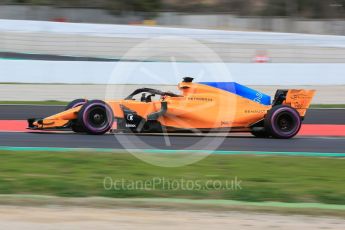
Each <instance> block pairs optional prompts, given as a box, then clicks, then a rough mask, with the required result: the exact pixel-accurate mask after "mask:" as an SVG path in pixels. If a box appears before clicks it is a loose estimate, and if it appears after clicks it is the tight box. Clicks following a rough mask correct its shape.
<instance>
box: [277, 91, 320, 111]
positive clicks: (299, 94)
mask: <svg viewBox="0 0 345 230" xmlns="http://www.w3.org/2000/svg"><path fill="white" fill-rule="evenodd" d="M314 95H315V90H305V89H288V90H277V92H276V95H275V97H274V101H273V104H272V106H274V105H277V104H284V105H289V106H291V107H292V108H295V109H296V110H297V111H298V113H299V114H300V116H301V117H304V116H305V114H306V112H307V109H308V108H309V106H310V104H311V101H312V99H313V97H314Z"/></svg>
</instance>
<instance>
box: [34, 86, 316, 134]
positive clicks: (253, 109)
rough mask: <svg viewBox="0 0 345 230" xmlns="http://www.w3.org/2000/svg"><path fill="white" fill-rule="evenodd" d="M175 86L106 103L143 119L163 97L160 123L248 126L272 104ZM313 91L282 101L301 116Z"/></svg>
mask: <svg viewBox="0 0 345 230" xmlns="http://www.w3.org/2000/svg"><path fill="white" fill-rule="evenodd" d="M178 89H179V90H180V91H181V95H180V96H179V97H171V96H164V97H161V98H160V99H159V100H156V101H152V102H142V101H137V100H126V99H122V100H110V101H106V103H107V104H108V105H109V106H110V107H111V108H112V110H113V113H114V117H115V118H118V119H121V118H124V112H123V107H125V108H128V109H130V110H132V111H135V112H136V113H137V114H138V115H139V116H141V117H143V118H145V119H146V118H147V117H148V115H150V114H152V113H154V112H157V111H159V110H160V109H161V106H162V101H164V102H166V103H167V111H166V112H165V113H164V114H163V115H162V116H160V117H159V118H158V121H159V122H160V123H161V124H162V125H163V126H166V127H174V128H179V129H213V128H233V127H240V128H241V127H242V128H248V127H250V126H251V125H253V124H255V123H257V122H258V121H260V120H262V119H263V118H264V117H265V115H266V113H267V111H268V110H270V109H271V107H272V105H264V104H261V103H259V102H257V101H255V100H250V99H247V98H245V97H242V96H239V95H237V94H235V93H231V92H228V91H225V90H222V89H219V88H216V87H212V86H209V85H205V84H198V83H193V82H181V83H179V85H178ZM314 93H315V91H314V90H289V91H288V93H287V96H286V99H285V100H284V101H283V102H282V104H287V105H289V106H291V107H293V108H296V109H297V111H298V112H299V113H300V116H301V117H304V116H305V113H306V110H307V108H308V107H309V105H310V102H311V99H312V97H313V95H314ZM81 107H82V106H78V107H76V108H73V109H69V110H67V111H64V112H61V113H58V114H56V115H53V116H50V117H47V118H45V119H43V120H42V121H41V122H40V124H39V123H37V122H35V123H34V125H35V126H37V127H38V128H57V127H63V126H64V125H66V124H68V122H69V121H71V120H75V119H77V116H78V112H79V110H80V109H81Z"/></svg>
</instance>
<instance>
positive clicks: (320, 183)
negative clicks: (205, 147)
mask: <svg viewBox="0 0 345 230" xmlns="http://www.w3.org/2000/svg"><path fill="white" fill-rule="evenodd" d="M169 157H176V155H174V154H172V155H169ZM344 163H345V162H344V159H342V158H307V157H282V156H276V157H273V156H260V157H255V156H223V155H211V156H209V157H207V158H205V159H204V160H202V161H200V162H198V163H195V164H192V165H189V166H184V167H179V168H162V167H158V166H152V165H150V164H147V163H144V162H142V161H140V160H138V159H137V158H135V157H134V156H132V155H130V154H125V153H123V154H121V153H119V154H112V153H101V152H98V153H83V152H73V153H72V152H71V153H69V152H66V153H64V152H55V153H54V152H15V151H1V152H0V194H37V195H54V196H62V197H88V196H104V197H115V198H124V197H126V198H133V197H138V198H149V197H156V198H187V199H226V200H239V201H281V202H320V203H327V204H342V205H345V183H344V175H345V167H344V166H345V165H344ZM105 177H111V178H112V179H113V180H120V181H121V180H122V178H123V179H124V181H125V182H124V184H125V186H131V184H132V182H133V181H137V182H138V181H139V182H138V183H141V182H145V181H149V182H147V183H150V182H152V181H153V179H154V178H160V179H163V178H164V180H165V181H170V182H172V181H174V180H175V181H179V182H180V187H179V188H177V189H170V190H169V189H166V188H167V187H166V186H168V185H167V184H165V188H163V185H162V184H156V185H155V186H154V187H153V186H151V187H150V186H149V187H148V188H150V189H147V190H144V189H121V188H118V189H111V190H105V189H104V186H103V181H104V178H105ZM235 177H237V178H238V180H241V181H242V182H241V187H242V189H238V190H226V189H225V190H219V189H217V188H216V187H213V186H212V185H211V186H209V189H204V190H198V189H189V190H188V189H182V188H181V179H183V180H184V181H187V180H188V181H193V182H194V183H198V184H200V185H202V186H204V185H205V184H206V183H207V181H220V182H221V183H223V184H225V183H226V182H225V181H230V180H232V179H234V178H235ZM119 186H120V187H121V185H119ZM175 188H176V187H175Z"/></svg>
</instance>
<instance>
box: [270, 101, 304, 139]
mask: <svg viewBox="0 0 345 230" xmlns="http://www.w3.org/2000/svg"><path fill="white" fill-rule="evenodd" d="M285 111H289V112H291V115H292V116H293V119H294V121H295V122H297V125H296V126H295V127H294V128H293V129H292V130H291V131H289V132H282V131H281V130H279V129H277V127H276V123H275V119H276V117H277V116H278V115H279V113H281V112H285ZM270 122H271V124H272V125H271V128H272V131H273V132H274V133H277V134H279V135H281V136H285V137H290V136H294V135H296V134H297V133H298V131H299V128H300V126H301V120H300V117H299V114H298V113H297V112H296V111H295V110H294V109H291V108H289V107H282V108H279V109H277V110H276V111H274V113H273V115H272V117H271V121H270Z"/></svg>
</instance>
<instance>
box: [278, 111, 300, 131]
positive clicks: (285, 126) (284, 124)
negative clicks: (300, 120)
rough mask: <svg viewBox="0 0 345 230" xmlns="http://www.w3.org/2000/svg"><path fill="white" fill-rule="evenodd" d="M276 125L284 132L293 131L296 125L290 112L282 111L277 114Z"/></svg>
mask: <svg viewBox="0 0 345 230" xmlns="http://www.w3.org/2000/svg"><path fill="white" fill-rule="evenodd" d="M276 127H277V128H278V129H279V130H280V131H281V132H284V133H287V132H291V131H292V130H293V129H294V128H295V127H296V125H295V120H294V118H293V117H292V116H291V115H290V114H288V113H281V114H279V115H278V116H277V119H276Z"/></svg>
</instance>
